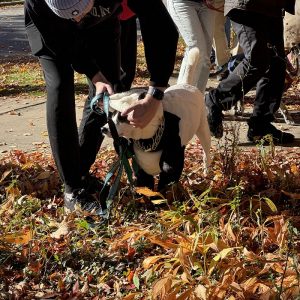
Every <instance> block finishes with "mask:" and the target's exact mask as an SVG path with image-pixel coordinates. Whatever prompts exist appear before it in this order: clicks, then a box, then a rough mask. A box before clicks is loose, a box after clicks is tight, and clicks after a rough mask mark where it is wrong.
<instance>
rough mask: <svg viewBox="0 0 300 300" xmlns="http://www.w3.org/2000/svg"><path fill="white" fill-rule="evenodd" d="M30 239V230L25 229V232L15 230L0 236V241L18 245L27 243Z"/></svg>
mask: <svg viewBox="0 0 300 300" xmlns="http://www.w3.org/2000/svg"><path fill="white" fill-rule="evenodd" d="M31 239H32V231H31V230H27V231H26V232H16V233H11V234H6V235H4V236H2V237H1V238H0V241H2V242H6V243H11V244H18V245H27V244H28V243H29V242H30V241H31Z"/></svg>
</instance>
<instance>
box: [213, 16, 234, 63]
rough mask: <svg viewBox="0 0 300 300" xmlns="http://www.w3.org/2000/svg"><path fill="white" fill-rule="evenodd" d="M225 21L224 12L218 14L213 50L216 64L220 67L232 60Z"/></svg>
mask: <svg viewBox="0 0 300 300" xmlns="http://www.w3.org/2000/svg"><path fill="white" fill-rule="evenodd" d="M225 20H226V19H225V16H224V14H223V12H216V17H215V31H214V40H213V48H214V50H215V52H216V64H217V65H218V66H222V65H224V64H225V63H227V62H228V60H229V58H230V50H229V49H228V46H227V39H226V34H225V28H224V25H225Z"/></svg>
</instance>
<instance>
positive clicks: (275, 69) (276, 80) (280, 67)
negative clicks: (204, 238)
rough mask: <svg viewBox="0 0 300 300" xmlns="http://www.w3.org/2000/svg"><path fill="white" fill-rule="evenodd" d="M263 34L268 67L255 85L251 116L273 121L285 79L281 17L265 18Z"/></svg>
mask: <svg viewBox="0 0 300 300" xmlns="http://www.w3.org/2000/svg"><path fill="white" fill-rule="evenodd" d="M265 24H266V27H265V34H266V38H267V40H268V42H269V44H268V45H269V48H268V50H269V57H270V68H269V69H268V70H267V72H266V73H265V74H264V76H263V77H262V78H261V79H260V80H259V82H258V83H257V86H256V99H255V103H254V109H253V116H256V117H261V118H262V119H264V120H266V119H267V120H269V121H273V119H274V113H275V112H276V111H277V110H278V109H279V106H280V101H281V98H282V94H283V90H284V81H285V69H286V62H285V52H284V42H283V21H282V18H267V17H266V20H265Z"/></svg>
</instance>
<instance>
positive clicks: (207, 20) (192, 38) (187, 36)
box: [167, 0, 215, 93]
mask: <svg viewBox="0 0 300 300" xmlns="http://www.w3.org/2000/svg"><path fill="white" fill-rule="evenodd" d="M167 7H168V10H169V13H170V15H171V17H172V19H173V20H174V22H175V24H176V26H177V28H178V30H179V33H180V34H181V36H182V37H183V39H184V42H185V44H186V49H185V54H184V57H183V60H182V63H181V68H180V72H179V76H178V82H181V79H182V78H186V77H187V76H186V74H185V72H186V70H187V69H188V68H187V66H188V64H187V60H188V53H189V50H190V49H192V48H194V47H197V48H198V49H199V53H200V60H199V63H198V66H197V68H196V72H195V76H194V80H193V82H190V84H192V85H194V86H196V87H198V89H199V90H200V91H201V92H203V93H204V91H205V87H206V84H207V80H208V76H209V71H210V53H211V49H212V40H213V32H214V24H215V11H214V10H211V9H209V8H208V7H207V6H206V5H205V4H204V3H203V2H202V1H199V2H194V1H185V0H168V2H167Z"/></svg>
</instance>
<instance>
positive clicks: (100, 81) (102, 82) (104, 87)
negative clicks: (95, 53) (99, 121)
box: [92, 72, 114, 109]
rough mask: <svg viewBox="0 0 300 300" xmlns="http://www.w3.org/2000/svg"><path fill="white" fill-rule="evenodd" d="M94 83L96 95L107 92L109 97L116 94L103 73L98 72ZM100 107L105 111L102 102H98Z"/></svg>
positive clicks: (93, 79)
mask: <svg viewBox="0 0 300 300" xmlns="http://www.w3.org/2000/svg"><path fill="white" fill-rule="evenodd" d="M92 83H93V84H94V85H95V89H96V95H99V94H101V93H104V92H107V93H108V94H109V95H112V94H113V93H114V90H113V88H112V86H111V84H110V83H109V82H108V80H107V79H106V78H105V76H104V75H103V74H102V73H101V72H98V73H97V74H96V75H95V76H94V77H93V78H92ZM98 105H99V107H100V108H101V109H103V102H102V100H101V101H98Z"/></svg>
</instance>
